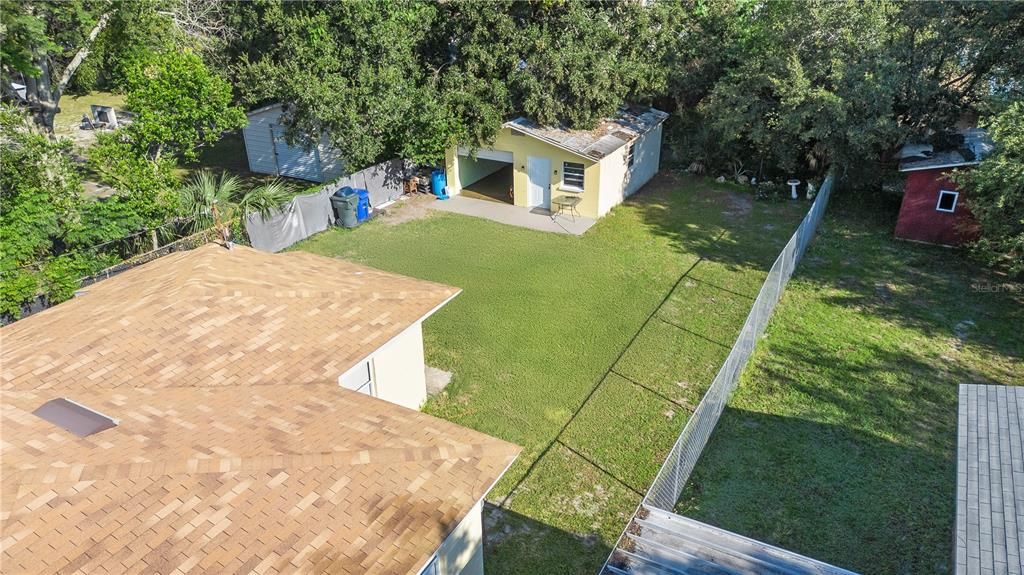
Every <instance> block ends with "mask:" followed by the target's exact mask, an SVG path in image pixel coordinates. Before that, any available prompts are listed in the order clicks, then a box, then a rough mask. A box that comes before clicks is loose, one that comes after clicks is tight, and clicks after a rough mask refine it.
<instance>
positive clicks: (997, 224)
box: [954, 100, 1024, 277]
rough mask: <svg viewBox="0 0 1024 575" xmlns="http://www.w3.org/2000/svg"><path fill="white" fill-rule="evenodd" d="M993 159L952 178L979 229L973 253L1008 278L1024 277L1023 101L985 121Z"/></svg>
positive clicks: (986, 160)
mask: <svg viewBox="0 0 1024 575" xmlns="http://www.w3.org/2000/svg"><path fill="white" fill-rule="evenodd" d="M982 123H983V125H984V126H985V127H986V128H987V129H988V132H989V135H990V136H991V137H992V141H993V143H994V144H995V150H994V151H993V153H992V154H990V155H989V156H987V157H986V158H984V159H983V160H982V161H981V163H980V164H979V165H978V166H977V167H975V168H973V169H971V170H967V171H958V172H957V173H956V174H955V176H954V177H955V179H956V181H957V183H959V184H960V185H962V186H963V187H964V189H965V190H966V191H967V194H966V197H967V205H968V207H969V208H970V210H971V213H973V214H974V217H975V219H977V221H978V224H979V227H980V228H981V236H980V238H979V239H978V240H977V241H976V242H975V243H974V244H973V245H972V246H971V249H972V251H973V252H974V253H975V254H976V255H977V256H979V257H980V258H981V259H982V260H984V261H985V262H986V263H988V264H989V265H991V266H994V267H997V268H1000V269H1003V270H1005V271H1007V272H1008V273H1009V274H1010V275H1011V276H1015V277H1022V276H1024V101H1020V100H1018V101H1016V102H1014V103H1013V104H1011V105H1009V106H1008V107H1007V108H1006V109H1005V110H1004V111H1002V112H1000V113H998V114H995V115H993V116H990V117H989V118H987V119H986V120H984V121H983V122H982Z"/></svg>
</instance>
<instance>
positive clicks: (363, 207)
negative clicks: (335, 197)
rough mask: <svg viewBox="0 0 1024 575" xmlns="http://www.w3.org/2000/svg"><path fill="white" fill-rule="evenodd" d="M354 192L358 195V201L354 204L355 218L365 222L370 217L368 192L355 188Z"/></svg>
mask: <svg viewBox="0 0 1024 575" xmlns="http://www.w3.org/2000/svg"><path fill="white" fill-rule="evenodd" d="M356 194H357V195H358V196H359V203H358V204H356V219H358V220H359V221H360V222H365V221H366V220H368V219H370V192H369V190H363V189H359V188H357V189H356Z"/></svg>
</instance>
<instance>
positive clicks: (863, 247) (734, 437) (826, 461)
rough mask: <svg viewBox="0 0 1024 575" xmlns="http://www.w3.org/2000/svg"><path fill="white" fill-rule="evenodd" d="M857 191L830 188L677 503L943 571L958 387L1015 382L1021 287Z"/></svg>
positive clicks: (773, 537) (784, 539) (898, 567)
mask: <svg viewBox="0 0 1024 575" xmlns="http://www.w3.org/2000/svg"><path fill="white" fill-rule="evenodd" d="M864 202H865V199H864V198H862V197H861V198H844V197H842V196H840V197H838V198H836V199H835V200H834V201H833V204H832V205H831V206H830V208H829V212H828V215H827V216H826V219H825V221H824V223H823V226H822V228H821V229H820V230H819V231H820V235H819V237H818V238H817V240H816V242H815V243H814V244H813V245H812V246H811V248H810V250H809V251H808V254H807V256H806V258H805V259H804V261H803V262H802V263H801V265H800V268H799V269H798V270H797V273H796V274H795V276H794V277H793V280H792V281H791V282H790V284H789V287H788V288H787V290H786V293H785V296H784V297H783V299H782V301H781V303H780V305H779V307H778V308H777V309H776V311H775V315H774V316H773V318H772V320H771V323H770V324H769V326H768V329H767V331H766V335H765V337H764V338H763V339H762V340H761V341H760V342H759V344H758V347H757V349H756V351H755V353H754V356H753V358H752V359H751V363H750V364H748V367H747V370H746V371H745V372H744V374H743V378H742V380H741V383H740V386H739V388H738V390H737V391H736V393H735V395H734V396H733V398H732V399H731V401H730V404H729V406H728V408H727V409H726V411H725V413H724V414H723V416H722V419H721V420H720V422H719V424H718V428H717V429H716V430H715V433H714V434H713V436H712V438H711V441H710V442H709V444H708V446H707V448H706V449H705V451H704V455H703V456H702V459H701V461H700V462H699V463H698V465H697V468H696V470H695V472H694V474H693V476H692V478H691V481H690V483H689V485H688V488H687V490H686V492H685V493H684V495H683V498H682V500H681V501H680V503H679V506H678V511H680V512H682V513H683V514H685V515H688V516H690V517H693V518H695V519H698V520H700V521H705V522H707V523H711V524H713V525H718V526H720V527H723V528H726V529H729V530H732V531H736V532H738V533H741V534H744V535H748V536H751V537H754V538H757V539H760V540H764V541H767V542H770V543H773V544H776V545H779V546H782V547H784V548H787V549H792V550H794V551H797V552H799V553H802V554H805V555H809V556H811V557H815V558H817V559H821V560H824V561H827V562H830V563H833V564H836V565H839V566H841V567H846V568H849V569H853V570H855V571H859V572H862V573H879V574H903V573H948V572H950V571H951V569H952V566H951V564H950V562H951V558H952V553H953V549H952V543H953V523H954V509H955V502H954V499H955V491H956V476H955V470H956V460H955V451H956V418H957V385H958V384H961V383H994V384H1006V385H1021V384H1024V361H1022V356H1024V334H1022V330H1021V326H1024V286H1022V285H1020V284H1009V283H1006V282H1005V280H1003V279H1000V278H998V277H995V276H992V275H990V274H988V273H986V272H984V271H983V270H980V269H979V268H977V267H975V266H973V265H972V264H970V263H968V262H965V261H964V260H963V258H962V256H961V255H960V254H959V253H958V252H955V251H952V250H948V249H943V248H936V247H928V246H923V245H919V244H913V243H907V242H900V241H897V240H894V239H893V238H892V228H893V225H894V218H895V214H896V211H897V209H898V200H895V201H893V200H885V199H884V198H876V199H874V200H873V201H869V202H868V203H867V205H864ZM993 286H994V287H993ZM990 288H991V289H990Z"/></svg>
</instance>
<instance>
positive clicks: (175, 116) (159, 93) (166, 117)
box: [125, 49, 246, 162]
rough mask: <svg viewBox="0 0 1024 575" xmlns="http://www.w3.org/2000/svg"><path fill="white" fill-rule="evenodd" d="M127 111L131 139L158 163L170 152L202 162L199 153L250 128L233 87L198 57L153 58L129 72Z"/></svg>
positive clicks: (185, 54)
mask: <svg viewBox="0 0 1024 575" xmlns="http://www.w3.org/2000/svg"><path fill="white" fill-rule="evenodd" d="M126 104H127V107H128V108H129V109H130V110H131V111H132V113H133V114H134V120H133V122H132V124H130V125H129V126H128V127H127V128H126V132H125V133H126V136H127V137H128V138H129V139H130V140H131V141H132V142H133V143H134V144H135V145H136V146H137V147H138V148H139V150H140V151H141V152H143V153H145V154H146V155H147V156H148V157H149V158H150V159H151V160H152V161H154V162H159V161H160V159H161V157H162V156H163V154H164V153H165V152H168V151H169V152H171V153H173V154H176V155H181V156H183V157H184V158H186V159H189V160H194V159H195V158H196V149H197V148H199V147H201V146H205V145H209V144H213V143H215V142H217V141H218V140H220V138H221V136H222V134H223V133H224V132H226V131H229V130H235V129H238V128H241V127H242V126H244V125H245V123H246V119H245V113H244V112H243V111H242V109H241V108H240V107H238V106H236V105H234V104H233V101H232V95H231V86H230V85H229V84H228V83H227V82H226V81H225V80H223V79H221V78H220V77H218V76H217V75H215V74H213V73H211V72H210V71H209V70H208V69H207V68H206V65H205V64H204V63H203V60H202V58H200V57H199V55H198V54H196V53H195V52H193V51H191V50H188V49H185V50H182V51H167V52H161V53H156V54H151V55H150V56H149V57H147V58H144V59H142V60H140V61H138V62H137V63H135V65H134V66H133V67H132V68H131V69H130V70H129V72H128V98H127V101H126Z"/></svg>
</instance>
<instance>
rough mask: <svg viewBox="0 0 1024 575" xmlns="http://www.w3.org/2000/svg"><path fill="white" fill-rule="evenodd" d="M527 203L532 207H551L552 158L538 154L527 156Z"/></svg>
mask: <svg viewBox="0 0 1024 575" xmlns="http://www.w3.org/2000/svg"><path fill="white" fill-rule="evenodd" d="M526 175H527V178H528V179H529V183H528V184H527V194H526V203H527V205H529V206H530V207H531V208H535V207H541V208H545V209H550V208H551V160H549V159H548V158H540V157H537V156H527V158H526Z"/></svg>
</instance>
